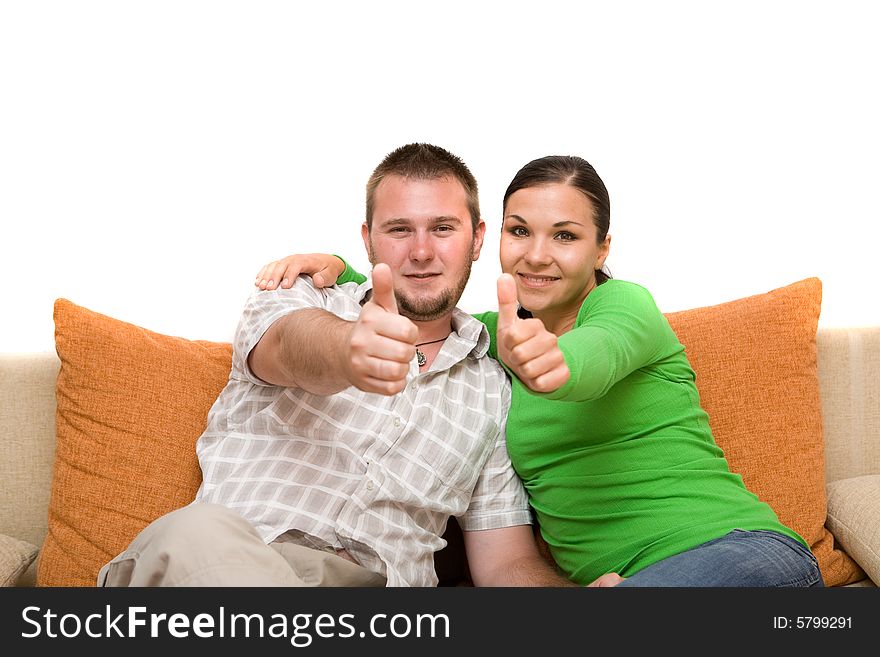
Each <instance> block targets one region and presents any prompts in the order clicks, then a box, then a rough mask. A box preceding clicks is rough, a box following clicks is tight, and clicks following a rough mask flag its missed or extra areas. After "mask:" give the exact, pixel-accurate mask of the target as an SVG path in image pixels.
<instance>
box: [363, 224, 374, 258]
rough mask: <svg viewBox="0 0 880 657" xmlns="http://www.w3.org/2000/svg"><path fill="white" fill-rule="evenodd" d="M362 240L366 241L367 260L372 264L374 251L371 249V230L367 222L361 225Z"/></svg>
mask: <svg viewBox="0 0 880 657" xmlns="http://www.w3.org/2000/svg"><path fill="white" fill-rule="evenodd" d="M361 239H363V240H364V248H365V249H366V250H367V258H369V260H370V264H371V265H372V264H374V263H373V249H372V248H370V229H369V228H368V227H367V222H366V221H365V222H364V223H362V224H361Z"/></svg>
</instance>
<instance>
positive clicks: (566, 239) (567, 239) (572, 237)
mask: <svg viewBox="0 0 880 657" xmlns="http://www.w3.org/2000/svg"><path fill="white" fill-rule="evenodd" d="M556 237H558V238H559V239H560V240H562V241H563V242H570V241H571V240H576V239H577V237H576V236H575V235H574V233H569V232H566V231H562V232H561V233H557V234H556Z"/></svg>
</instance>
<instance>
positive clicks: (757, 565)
mask: <svg viewBox="0 0 880 657" xmlns="http://www.w3.org/2000/svg"><path fill="white" fill-rule="evenodd" d="M618 586H639V587H642V586H803V587H806V586H824V583H823V582H822V575H821V574H820V572H819V565H818V563H817V562H816V557H814V556H813V553H812V552H810V551H809V550H808V549H807V548H805V547H804V546H803V545H801V543H800V542H799V541H796V540H794V539H793V538H789V537H788V536H785V535H784V534H779V533H777V532H772V531H763V530H759V531H744V530H741V529H734V530H733V531H732V532H730V533H729V534H726V535H725V536H722V537H721V538H716V539H715V540H712V541H709V542H707V543H703V544H702V545H698V546H697V547H695V548H692V549H690V550H687V551H686V552H682V553H680V554H676V555H674V556H671V557H668V558H666V559H663V560H662V561H658V562H657V563H654V564H651V565H650V566H648V567H646V568H643V569H642V570H640V571H639V572H637V573H636V574H635V575H633V576H632V577H628V578H627V579H626V580H624V581H623V582H621V583H620V584H618Z"/></svg>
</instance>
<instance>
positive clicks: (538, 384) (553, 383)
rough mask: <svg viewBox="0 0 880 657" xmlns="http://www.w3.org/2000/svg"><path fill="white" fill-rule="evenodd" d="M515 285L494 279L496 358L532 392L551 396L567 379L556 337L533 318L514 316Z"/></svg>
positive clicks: (506, 277)
mask: <svg viewBox="0 0 880 657" xmlns="http://www.w3.org/2000/svg"><path fill="white" fill-rule="evenodd" d="M516 311H517V303H516V281H514V280H513V276H511V275H510V274H502V275H501V276H500V277H499V278H498V335H497V340H498V357H499V358H500V359H501V361H502V362H503V363H504V364H505V365H507V366H508V367H509V368H510V369H511V370H512V371H513V373H514V374H516V376H517V378H518V379H519V380H520V381H522V382H523V383H524V384H525V385H526V386H528V387H529V388H530V389H531V390H534V391H535V392H553V391H554V390H556V389H558V388H560V387H562V385H563V384H564V383H565V382H566V381H568V379H569V377H570V376H571V372H570V371H569V369H568V364H567V363H566V362H565V357H564V356H563V355H562V351H561V350H560V349H559V344H558V340H557V337H556V336H555V335H554V334H553V333H551V332H550V331H548V330H547V329H546V328H544V323H543V322H542V321H541V320H540V319H537V318H534V317H532V318H529V319H520V318H519V317H518V316H517V314H516Z"/></svg>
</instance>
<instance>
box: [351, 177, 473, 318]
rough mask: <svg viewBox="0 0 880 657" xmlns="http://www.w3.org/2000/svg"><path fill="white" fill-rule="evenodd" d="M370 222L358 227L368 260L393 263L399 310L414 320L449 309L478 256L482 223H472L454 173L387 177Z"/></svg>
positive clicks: (439, 315) (378, 189)
mask: <svg viewBox="0 0 880 657" xmlns="http://www.w3.org/2000/svg"><path fill="white" fill-rule="evenodd" d="M373 201H374V209H373V222H372V223H373V225H372V229H370V230H368V229H367V225H366V224H364V225H363V226H362V227H361V235H362V236H363V239H364V246H366V248H367V253H368V254H369V255H370V262H371V263H372V264H373V265H375V264H377V263H380V262H384V263H386V264H387V265H388V266H389V267H391V271H392V273H393V274H394V294H395V296H396V297H397V306H398V308H399V310H400V314H401V315H404V316H405V317H408V318H410V319H412V320H415V321H431V320H434V319H440V318H441V317H443V316H444V315H446V314H448V313H450V312H452V309H453V308H454V307H455V305H456V304H457V303H458V300H459V299H460V298H461V294H462V292H463V291H464V288H465V285H466V284H467V281H468V277H469V276H470V273H471V263H472V262H474V261H475V260H476V259H477V258H478V257H479V255H480V248H481V247H482V246H483V235H484V233H485V232H486V225H485V224H484V223H483V222H482V221H481V222H480V223H479V225H478V226H477V230H476V232H474V231H473V230H472V228H471V225H472V224H471V217H470V214H469V213H468V207H467V194H466V192H465V190H464V187H462V185H461V183H460V182H458V180H456V179H454V178H438V179H434V180H415V179H411V178H404V177H403V176H396V175H390V176H386V177H385V178H384V179H383V180H382V182H381V183H379V186H378V187H377V188H376V191H375V194H374V198H373Z"/></svg>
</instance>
